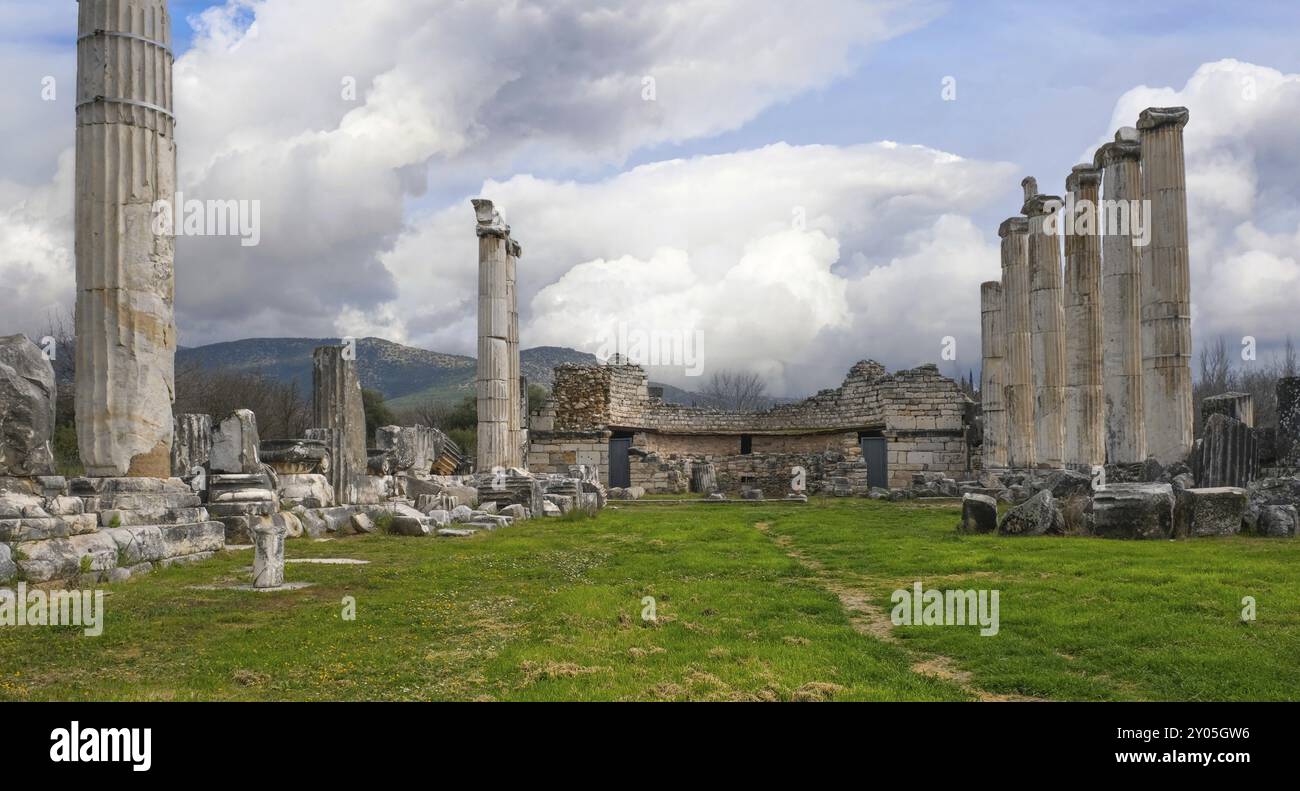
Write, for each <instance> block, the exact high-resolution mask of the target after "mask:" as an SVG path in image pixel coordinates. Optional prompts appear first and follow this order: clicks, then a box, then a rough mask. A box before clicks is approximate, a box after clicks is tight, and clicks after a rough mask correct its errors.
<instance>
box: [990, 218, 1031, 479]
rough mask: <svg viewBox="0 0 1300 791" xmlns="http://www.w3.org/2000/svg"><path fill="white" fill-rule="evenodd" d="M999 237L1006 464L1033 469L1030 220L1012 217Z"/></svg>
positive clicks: (1001, 230)
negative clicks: (1000, 243) (1000, 244)
mask: <svg viewBox="0 0 1300 791" xmlns="http://www.w3.org/2000/svg"><path fill="white" fill-rule="evenodd" d="M998 235H999V236H1000V237H1002V323H1003V338H1004V354H1003V367H1002V370H1003V377H1004V379H1005V382H1004V385H1003V393H1004V396H1003V399H1002V404H1003V409H1004V410H1005V420H1006V425H1007V466H1009V467H1019V468H1024V467H1033V466H1034V465H1035V464H1036V463H1037V456H1036V446H1035V443H1034V367H1033V356H1032V348H1033V344H1032V341H1031V333H1030V321H1029V223H1028V221H1026V220H1025V218H1024V217H1012V218H1010V219H1008V220H1007V221H1005V222H1003V223H1002V225H1001V227H999V228H998Z"/></svg>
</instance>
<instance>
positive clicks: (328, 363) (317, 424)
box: [308, 346, 367, 504]
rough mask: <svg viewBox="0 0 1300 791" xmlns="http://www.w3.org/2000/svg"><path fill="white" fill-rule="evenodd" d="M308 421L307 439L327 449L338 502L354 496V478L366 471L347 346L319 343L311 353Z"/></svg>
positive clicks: (361, 412) (361, 413)
mask: <svg viewBox="0 0 1300 791" xmlns="http://www.w3.org/2000/svg"><path fill="white" fill-rule="evenodd" d="M312 408H313V414H312V424H313V428H314V429H318V430H319V429H323V431H310V430H309V431H308V439H317V440H321V441H323V442H325V443H326V444H327V445H328V446H329V450H330V457H331V459H330V462H331V464H330V484H331V485H332V486H333V487H334V495H335V497H336V498H337V500H338V502H339V503H340V504H351V503H355V502H356V498H357V479H358V478H359V477H360V476H362V475H365V473H366V460H367V456H366V410H365V406H364V405H363V404H362V401H361V380H360V378H359V377H358V376H357V363H356V359H355V352H354V350H352V348H351V347H349V346H320V347H318V348H317V349H316V350H315V352H313V353H312Z"/></svg>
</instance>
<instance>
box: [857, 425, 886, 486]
mask: <svg viewBox="0 0 1300 791" xmlns="http://www.w3.org/2000/svg"><path fill="white" fill-rule="evenodd" d="M858 442H859V443H860V444H861V446H862V460H863V461H865V462H866V463H867V483H868V484H869V485H871V486H879V487H880V488H882V489H888V488H889V440H887V439H885V438H884V437H872V436H860V437H859V438H858Z"/></svg>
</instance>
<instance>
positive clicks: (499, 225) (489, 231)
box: [470, 198, 510, 239]
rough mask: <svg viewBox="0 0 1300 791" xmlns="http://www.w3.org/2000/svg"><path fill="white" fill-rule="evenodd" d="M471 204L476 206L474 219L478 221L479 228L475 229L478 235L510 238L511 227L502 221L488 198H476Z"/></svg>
mask: <svg viewBox="0 0 1300 791" xmlns="http://www.w3.org/2000/svg"><path fill="white" fill-rule="evenodd" d="M470 203H471V204H473V206H474V217H475V219H476V220H477V221H478V227H477V228H475V233H476V234H477V235H479V236H496V237H499V238H501V239H507V238H509V236H510V226H509V225H506V223H505V221H504V220H502V219H501V213H500V212H498V211H497V210H496V207H495V206H494V205H493V204H492V201H490V200H488V199H487V198H475V199H473V200H471V201H470Z"/></svg>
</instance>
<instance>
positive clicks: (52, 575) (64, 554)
mask: <svg viewBox="0 0 1300 791" xmlns="http://www.w3.org/2000/svg"><path fill="white" fill-rule="evenodd" d="M13 550H14V553H13V554H14V561H15V563H16V564H17V565H18V569H19V571H20V572H21V573H22V576H23V579H25V580H27V581H28V582H30V583H38V582H50V581H51V580H66V579H72V578H73V577H77V576H79V575H80V574H82V573H83V571H90V572H101V571H108V570H110V569H112V568H114V567H115V566H116V565H117V544H116V543H115V542H114V541H113V539H112V537H110V536H107V535H105V534H104V533H86V534H83V535H79V536H71V537H69V538H51V539H48V540H45V541H22V542H19V543H16V544H14V546H13ZM82 558H89V560H86V561H83V560H82ZM83 562H84V563H85V566H84V567H83V565H82V564H83Z"/></svg>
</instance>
